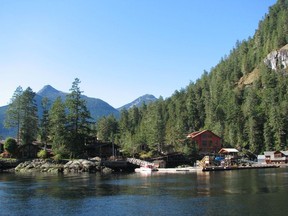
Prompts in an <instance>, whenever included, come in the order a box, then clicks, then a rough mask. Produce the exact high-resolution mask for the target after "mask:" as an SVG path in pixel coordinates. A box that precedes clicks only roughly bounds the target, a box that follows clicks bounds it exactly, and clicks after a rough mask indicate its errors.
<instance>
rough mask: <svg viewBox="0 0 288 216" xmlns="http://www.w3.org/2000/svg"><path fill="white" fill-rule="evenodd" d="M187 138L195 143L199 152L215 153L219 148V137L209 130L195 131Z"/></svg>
mask: <svg viewBox="0 0 288 216" xmlns="http://www.w3.org/2000/svg"><path fill="white" fill-rule="evenodd" d="M187 138H188V139H192V141H195V142H196V143H197V147H198V150H199V153H200V154H209V153H217V152H218V151H219V150H220V149H221V138H220V137H219V136H217V135H216V134H214V133H213V132H212V131H210V130H203V131H195V132H193V133H190V134H188V135H187Z"/></svg>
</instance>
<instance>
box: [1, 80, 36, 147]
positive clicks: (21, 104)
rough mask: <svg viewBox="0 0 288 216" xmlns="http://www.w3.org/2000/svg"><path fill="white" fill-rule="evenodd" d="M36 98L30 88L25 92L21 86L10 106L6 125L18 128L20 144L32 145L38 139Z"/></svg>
mask: <svg viewBox="0 0 288 216" xmlns="http://www.w3.org/2000/svg"><path fill="white" fill-rule="evenodd" d="M34 97H35V92H33V91H32V89H31V88H30V87H28V88H27V89H26V90H25V91H23V90H22V88H21V87H20V86H19V87H18V88H17V89H16V91H15V93H14V95H13V97H12V100H11V103H10V104H9V106H8V109H7V113H6V119H5V125H6V127H9V128H11V127H16V128H17V131H18V132H17V140H18V143H22V144H30V143H32V141H34V140H35V139H36V136H37V130H38V115H37V106H36V103H35V100H34ZM20 141H21V142H20Z"/></svg>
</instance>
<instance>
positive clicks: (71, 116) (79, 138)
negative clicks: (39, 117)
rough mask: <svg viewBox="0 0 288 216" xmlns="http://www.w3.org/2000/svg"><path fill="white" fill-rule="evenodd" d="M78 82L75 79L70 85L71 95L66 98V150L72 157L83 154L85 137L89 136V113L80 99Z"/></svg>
mask: <svg viewBox="0 0 288 216" xmlns="http://www.w3.org/2000/svg"><path fill="white" fill-rule="evenodd" d="M80 83H81V82H80V80H79V79H78V78H75V80H74V82H73V83H72V88H71V89H70V91H71V93H70V94H68V95H67V97H66V107H67V111H68V113H67V125H66V128H67V130H68V132H69V136H68V137H69V146H68V149H69V151H70V152H71V153H72V156H73V157H75V156H79V155H81V154H82V153H83V152H84V144H85V139H86V137H88V136H89V134H90V124H91V122H89V120H91V116H90V112H89V111H88V109H87V106H86V102H85V100H84V99H83V98H82V97H81V95H82V91H81V90H80V87H79V84H80Z"/></svg>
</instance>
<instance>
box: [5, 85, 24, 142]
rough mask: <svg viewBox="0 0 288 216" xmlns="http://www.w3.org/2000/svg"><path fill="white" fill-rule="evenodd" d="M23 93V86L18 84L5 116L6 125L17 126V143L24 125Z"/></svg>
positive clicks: (8, 126) (9, 126)
mask: <svg viewBox="0 0 288 216" xmlns="http://www.w3.org/2000/svg"><path fill="white" fill-rule="evenodd" d="M22 94H23V89H22V87H21V86H18V87H17V89H16V90H15V92H14V94H13V97H12V99H11V101H10V104H9V106H8V109H7V113H6V118H5V122H4V124H5V127H7V128H12V127H16V128H17V143H19V142H20V131H21V125H22V117H23V113H22V103H21V96H22Z"/></svg>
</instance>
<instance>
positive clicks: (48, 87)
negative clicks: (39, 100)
mask: <svg viewBox="0 0 288 216" xmlns="http://www.w3.org/2000/svg"><path fill="white" fill-rule="evenodd" d="M58 92H59V91H58V90H57V89H55V88H53V87H52V86H51V85H45V86H44V87H43V88H42V89H41V90H40V91H38V92H37V94H39V95H41V96H43V95H46V94H47V93H49V94H50V93H58Z"/></svg>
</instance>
